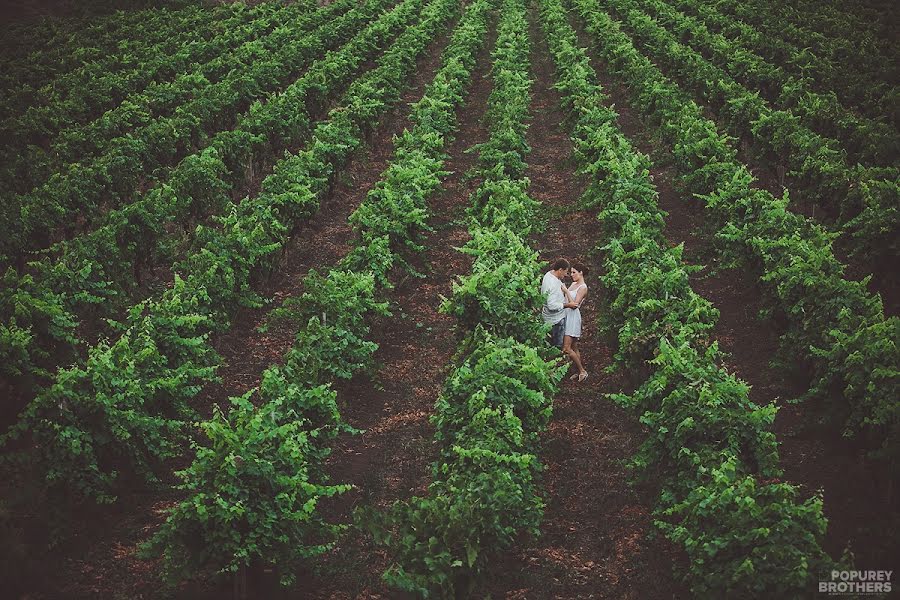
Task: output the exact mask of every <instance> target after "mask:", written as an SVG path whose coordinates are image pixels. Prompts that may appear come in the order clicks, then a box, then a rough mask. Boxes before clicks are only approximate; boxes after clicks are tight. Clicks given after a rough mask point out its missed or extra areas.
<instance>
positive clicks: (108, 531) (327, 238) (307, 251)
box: [28, 23, 453, 599]
mask: <svg viewBox="0 0 900 600" xmlns="http://www.w3.org/2000/svg"><path fill="white" fill-rule="evenodd" d="M452 29H453V24H452V23H451V24H450V25H448V27H447V28H446V33H444V34H442V35H441V36H439V37H438V38H437V39H436V40H435V41H433V42H432V43H431V45H430V46H429V47H428V48H427V49H426V51H425V52H424V53H423V54H422V58H420V60H419V62H418V66H417V68H416V70H415V74H414V76H413V79H412V81H410V85H409V87H408V88H407V90H406V91H405V92H404V93H403V94H402V98H401V100H400V102H399V103H398V105H397V107H396V108H395V109H393V110H392V111H390V112H389V113H388V114H387V115H385V117H383V118H382V120H381V122H380V123H379V125H378V126H377V127H376V128H375V132H374V134H373V135H372V136H371V145H370V146H369V149H367V150H362V151H360V152H359V153H358V154H357V155H356V156H354V157H353V158H352V159H351V161H350V163H349V164H348V165H347V166H346V167H345V168H344V169H343V170H342V171H341V173H340V174H339V176H338V184H337V185H336V186H335V189H334V192H333V194H332V195H331V197H329V198H326V199H324V200H323V202H322V205H321V206H320V208H319V211H318V213H317V214H316V215H315V216H314V217H313V218H312V219H311V220H310V221H309V223H308V224H307V225H306V226H305V227H304V228H303V229H301V230H300V232H299V233H297V234H296V235H295V237H294V238H292V239H291V240H290V241H289V243H288V244H287V246H286V249H285V252H284V256H283V259H282V261H281V263H280V266H279V268H278V270H277V271H276V272H275V273H274V274H273V276H272V277H271V278H270V279H269V280H267V281H265V282H263V283H262V285H260V286H259V287H258V289H257V291H258V292H259V293H260V295H262V296H263V297H265V298H270V299H272V300H273V301H274V302H273V303H272V305H270V306H268V307H264V308H260V309H244V310H241V311H240V312H239V313H238V314H237V315H236V316H235V317H234V320H233V325H232V327H231V328H230V329H229V331H228V332H227V333H226V334H223V335H220V336H218V337H217V338H216V339H215V340H214V342H213V346H214V347H215V349H216V351H217V352H218V353H219V354H220V355H221V356H222V359H223V364H222V366H221V367H220V369H219V376H220V377H221V380H222V382H221V383H218V384H211V385H208V386H206V387H205V388H204V389H203V391H202V392H201V393H200V394H199V396H198V397H197V398H196V400H195V406H196V408H197V410H198V412H199V413H200V415H201V416H202V417H203V418H207V417H208V416H210V415H211V414H212V407H213V405H219V406H222V407H226V406H227V404H228V398H229V397H230V396H236V395H240V394H243V393H245V392H246V391H247V390H249V389H251V388H253V387H255V386H256V385H258V383H259V377H260V374H261V373H262V371H263V370H264V369H265V368H267V367H268V366H270V365H272V364H276V363H281V362H282V360H283V357H284V355H285V354H286V352H287V351H288V349H289V348H290V347H291V345H292V344H293V340H294V334H295V331H294V330H293V328H292V327H291V326H273V327H272V328H271V329H270V330H269V332H268V333H265V334H263V333H260V332H258V331H257V330H256V328H257V327H258V326H259V325H261V324H262V323H263V322H264V320H265V317H266V315H267V313H268V311H269V310H270V309H271V308H272V307H274V306H278V305H280V303H281V302H282V301H283V300H284V299H285V298H287V297H290V296H295V295H298V294H301V293H302V292H303V278H304V276H305V275H306V274H307V273H308V272H309V270H310V269H312V268H316V269H318V270H320V271H324V270H325V269H327V268H328V267H330V266H332V265H335V264H336V263H337V262H338V261H339V260H340V259H341V258H342V257H343V256H345V255H346V254H347V252H349V250H350V246H349V240H350V238H351V234H352V231H351V229H350V225H349V223H348V221H347V218H348V217H349V215H350V214H351V213H352V212H353V211H354V210H355V209H356V207H358V206H359V204H360V202H361V201H362V200H363V199H364V198H365V195H366V194H367V193H368V191H369V189H371V187H372V186H373V185H374V184H375V183H376V182H377V181H378V180H379V179H380V177H381V173H382V171H383V170H384V169H385V168H386V167H387V164H388V162H389V161H390V159H391V158H392V156H393V142H392V138H393V136H394V135H397V134H399V133H400V132H402V131H403V129H404V128H405V127H407V126H408V125H409V119H408V117H409V112H410V111H409V105H410V104H411V103H413V102H415V101H416V100H418V99H419V98H421V96H422V94H423V92H424V90H425V86H426V85H427V84H428V83H430V82H431V80H432V79H433V78H434V74H435V73H436V72H437V70H438V68H439V67H440V60H441V55H442V54H443V50H444V48H445V47H446V44H447V43H448V42H449V32H450V31H452ZM347 398H348V396H347V395H346V394H344V393H343V390H341V389H340V388H339V400H340V401H341V407H342V413H343V414H344V415H345V418H346V419H347V420H349V421H350V422H351V423H352V424H354V425H356V426H357V427H365V426H366V425H365V424H360V423H359V422H355V421H354V417H353V409H352V408H348V406H347V405H348V404H349V405H350V406H351V407H352V406H353V403H354V402H353V400H355V399H353V400H350V401H349V402H348V400H347ZM187 461H189V457H188V459H186V461H183V464H182V465H178V466H179V467H180V466H186V464H187ZM422 472H423V473H424V472H425V469H424V468H423V469H422ZM336 475H340V473H338V474H336ZM336 479H337V480H340V481H346V480H347V479H346V477H336ZM170 482H171V483H174V480H170ZM178 497H179V496H178V494H177V492H174V491H170V490H165V491H161V492H146V491H145V492H136V493H134V494H128V495H122V496H121V497H120V499H119V502H118V503H116V504H114V505H112V506H110V507H108V508H107V509H106V510H105V512H102V513H99V514H93V515H90V516H88V517H86V519H85V522H84V523H83V524H82V525H81V526H80V527H79V531H78V532H76V535H75V537H74V538H73V540H72V542H71V543H70V544H69V545H68V547H67V548H66V549H65V550H64V551H63V552H62V553H61V555H59V556H55V557H53V559H52V564H53V567H52V568H50V569H47V572H48V573H51V574H52V576H50V577H46V578H45V579H44V580H42V581H34V582H33V587H32V588H31V589H30V590H28V592H29V596H28V597H29V598H34V599H38V598H58V597H60V596H65V597H73V598H74V597H98V596H99V597H110V598H130V599H136V598H159V597H162V596H163V595H164V594H163V592H162V590H161V589H160V584H159V574H158V573H159V565H158V564H157V563H156V562H155V561H145V560H141V559H140V558H138V557H137V550H138V546H139V544H140V543H141V542H143V541H144V540H146V539H147V538H148V537H149V536H150V535H151V534H152V532H153V531H155V530H156V528H157V527H158V526H159V525H160V524H161V523H162V521H163V520H164V518H165V515H164V514H163V510H164V509H165V508H166V507H168V506H171V505H172V504H173V503H174V502H175V499H177V498H178ZM300 581H301V582H302V581H303V580H302V578H301V579H300ZM257 585H258V586H260V589H264V590H269V589H272V590H273V591H274V592H277V593H280V590H277V588H276V587H274V582H272V581H267V580H264V581H261V582H258V584H257ZM298 587H300V586H299V585H298ZM296 591H297V590H291V597H297V596H296ZM285 593H287V592H285ZM230 594H231V581H230V580H227V581H223V582H221V583H219V582H215V583H213V582H209V581H205V580H198V581H195V582H187V583H185V584H183V585H182V586H180V587H179V588H178V590H177V591H176V596H175V597H179V598H191V599H193V598H221V597H230ZM166 597H168V596H166ZM266 597H270V594H268V591H266Z"/></svg>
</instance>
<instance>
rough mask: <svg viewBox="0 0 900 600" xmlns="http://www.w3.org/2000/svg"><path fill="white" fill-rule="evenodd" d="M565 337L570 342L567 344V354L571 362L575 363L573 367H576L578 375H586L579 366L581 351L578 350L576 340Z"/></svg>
mask: <svg viewBox="0 0 900 600" xmlns="http://www.w3.org/2000/svg"><path fill="white" fill-rule="evenodd" d="M566 337H567V338H569V339H570V340H571V342H570V343H569V352H568V353H567V354H568V355H569V357H570V358H571V359H572V362H573V363H575V366H576V367H578V374H579V375H580V374H582V373H587V371H585V370H584V367H583V366H582V365H581V351H580V350H579V349H578V338H573V337H571V336H566Z"/></svg>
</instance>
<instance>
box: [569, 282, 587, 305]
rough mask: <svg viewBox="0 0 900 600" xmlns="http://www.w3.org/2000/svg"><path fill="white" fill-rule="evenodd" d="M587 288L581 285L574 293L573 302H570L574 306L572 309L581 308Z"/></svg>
mask: <svg viewBox="0 0 900 600" xmlns="http://www.w3.org/2000/svg"><path fill="white" fill-rule="evenodd" d="M587 291H588V290H587V286H586V285H583V286H581V287H580V288H578V291H577V292H576V293H575V300H574V301H573V302H572V304H574V305H575V306H573V307H572V308H577V307H579V306H581V303H582V302H584V299H585V298H587Z"/></svg>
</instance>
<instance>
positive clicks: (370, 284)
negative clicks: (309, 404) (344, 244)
mask: <svg viewBox="0 0 900 600" xmlns="http://www.w3.org/2000/svg"><path fill="white" fill-rule="evenodd" d="M304 289H305V290H306V291H305V292H304V293H303V294H302V295H301V296H297V297H294V298H290V299H288V300H286V301H285V302H284V304H283V305H282V306H281V307H280V308H276V309H275V310H273V311H272V313H271V314H270V321H290V322H293V323H296V324H299V325H300V326H301V327H300V328H299V329H298V333H297V340H296V343H295V345H294V348H293V349H292V350H291V351H290V353H289V354H288V356H287V363H288V364H287V366H286V370H287V371H288V373H289V376H290V377H291V378H292V379H295V380H298V381H306V382H309V383H312V384H315V383H325V382H327V381H332V380H334V379H338V378H340V379H349V378H350V377H352V376H353V374H354V373H356V372H357V371H370V372H371V371H373V369H374V362H373V354H374V352H375V350H376V349H377V348H378V345H377V344H375V343H374V342H370V341H368V340H367V339H366V338H367V337H368V335H369V326H368V324H367V323H366V319H367V318H368V319H371V318H372V317H374V316H379V315H380V316H390V312H389V311H388V307H387V303H385V302H377V301H376V300H375V280H374V277H373V276H372V275H371V274H359V273H355V272H352V271H330V272H329V273H328V276H327V277H324V276H322V275H319V274H318V273H317V272H316V271H315V270H313V271H310V273H309V274H308V275H307V276H306V278H305V280H304Z"/></svg>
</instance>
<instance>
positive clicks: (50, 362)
mask: <svg viewBox="0 0 900 600" xmlns="http://www.w3.org/2000/svg"><path fill="white" fill-rule="evenodd" d="M349 4H351V0H344V1H339V2H335V3H334V4H332V6H333V7H334V10H341V9H342V8H343V7H345V6H347V5H349ZM384 4H385V2H384V1H383V0H376V1H374V2H372V3H370V4H366V5H363V6H361V7H358V8H356V9H354V10H351V11H349V12H348V13H346V14H345V15H343V16H341V17H339V18H337V19H335V20H333V21H331V22H329V23H328V24H326V25H324V26H322V27H321V28H320V29H319V30H318V31H316V32H314V33H312V34H310V35H309V36H307V37H306V38H305V42H304V47H305V48H306V50H305V51H304V52H303V55H304V56H306V57H307V58H306V59H305V60H302V61H299V62H298V65H297V67H298V68H302V67H303V66H304V65H305V64H306V63H307V62H308V61H310V60H311V59H312V58H313V57H314V56H316V55H317V54H318V53H319V51H320V50H321V49H322V48H323V45H325V44H328V45H337V44H339V43H341V42H343V41H344V40H345V39H346V38H348V37H350V36H351V35H352V33H353V32H354V31H355V30H356V29H357V28H358V27H360V26H361V25H362V24H363V23H365V22H366V21H367V20H370V19H371V18H372V16H373V13H374V11H376V10H378V8H379V7H380V6H382V5H384ZM325 10H326V12H325V13H323V15H327V14H329V11H330V10H331V9H325ZM405 10H411V8H409V7H407V8H406V9H405ZM399 26H400V24H399V22H395V27H396V28H399ZM394 32H395V30H394V29H386V28H384V27H375V28H368V29H366V30H364V31H363V32H362V33H360V34H358V35H357V36H356V37H354V38H353V40H351V41H350V42H349V43H348V44H347V45H345V46H344V47H343V48H342V49H340V50H339V51H335V52H333V53H331V54H329V55H327V56H326V57H325V58H324V59H322V60H320V61H317V62H315V63H313V65H312V66H311V67H310V69H309V70H308V71H307V73H306V74H305V75H304V76H303V77H301V78H300V79H298V80H297V81H295V82H294V83H293V84H292V85H290V86H289V87H288V88H286V89H285V90H284V91H282V92H281V93H280V94H277V95H275V96H272V97H270V98H269V101H268V102H267V103H266V104H261V103H256V104H254V105H252V106H251V108H250V110H249V111H248V112H247V113H245V114H244V115H242V116H241V117H240V118H239V122H238V126H237V128H236V129H234V130H228V131H223V132H220V133H219V134H217V135H216V136H215V137H214V138H213V139H212V140H211V142H210V144H209V146H207V147H206V148H205V149H203V150H202V151H200V152H197V153H194V154H190V155H188V156H187V157H185V158H184V159H183V160H182V161H181V162H180V163H179V164H178V166H177V167H176V168H175V169H174V171H173V173H172V175H171V177H170V180H169V182H168V184H164V185H161V186H156V187H154V188H152V189H151V190H150V191H148V192H147V193H146V194H145V196H144V197H143V198H142V199H140V200H137V201H136V202H133V203H131V204H129V205H127V206H125V207H123V208H122V209H118V210H113V211H110V212H109V213H108V214H106V215H105V217H104V219H103V223H102V224H101V226H100V227H99V228H97V229H95V230H94V231H92V232H90V233H87V234H83V235H80V236H77V237H75V238H73V239H72V240H70V241H68V242H63V243H60V244H57V245H56V246H54V247H51V248H50V250H49V252H46V253H45V255H44V256H42V257H41V258H40V260H36V261H32V262H31V263H29V265H28V270H27V271H23V272H22V273H21V275H19V274H17V273H15V272H12V271H9V272H7V274H6V275H5V277H4V282H5V284H6V285H5V286H4V290H6V291H5V292H4V293H3V294H2V295H0V309H2V310H0V314H2V316H3V323H4V325H2V326H0V351H2V352H3V353H4V354H5V356H7V361H6V364H5V372H6V374H7V375H8V376H11V377H14V378H21V377H22V376H24V378H25V379H26V381H25V382H23V384H22V385H19V386H17V387H25V388H27V387H29V386H30V385H33V384H32V383H30V382H29V381H28V380H29V379H31V378H32V377H33V376H35V375H37V376H40V375H42V374H44V372H45V370H46V369H47V368H50V367H52V366H54V365H56V364H59V362H60V361H63V360H66V359H68V358H69V357H70V356H71V355H72V354H73V351H74V349H75V347H76V346H77V345H78V344H79V340H78V339H77V338H76V337H75V329H76V327H77V325H78V319H77V315H79V314H84V312H85V311H86V310H89V309H91V308H92V307H96V308H95V309H94V310H96V311H98V312H100V316H103V315H108V314H111V313H113V311H114V309H116V308H118V307H121V306H122V305H123V304H124V303H126V302H127V300H129V299H130V298H131V297H132V296H133V295H134V294H135V293H136V292H137V291H138V289H137V288H136V286H139V285H140V284H141V278H142V273H143V271H145V270H146V269H147V268H149V267H151V266H152V265H154V263H155V262H156V260H157V259H161V258H164V257H166V256H167V255H169V254H172V253H173V252H175V251H177V248H176V249H167V248H170V247H171V246H172V245H176V243H175V242H173V239H177V237H176V236H174V234H173V232H172V231H171V230H168V231H167V229H166V227H165V226H166V224H167V223H181V224H183V228H184V231H189V230H190V229H191V228H193V226H195V225H196V224H197V223H199V222H201V221H202V220H203V219H204V218H206V217H208V216H209V215H211V214H217V213H220V212H221V210H222V208H223V206H225V205H226V204H227V203H228V201H229V194H228V191H229V190H230V189H231V187H232V186H234V185H235V184H238V183H240V182H241V181H243V180H245V179H247V178H248V177H249V176H251V175H252V173H251V172H248V168H247V167H248V164H249V165H252V164H253V162H261V161H262V160H263V159H264V158H265V157H274V156H277V153H278V152H280V151H281V150H282V149H283V148H286V147H288V146H290V145H292V144H294V143H296V142H299V141H300V140H302V139H304V138H305V137H306V135H308V133H309V132H310V127H311V122H312V117H313V114H312V113H314V112H316V111H318V110H320V109H321V108H322V107H323V106H324V102H325V101H326V100H327V98H328V96H329V95H331V94H333V92H334V90H336V89H340V87H341V86H342V84H343V83H344V82H346V81H347V80H348V79H349V78H350V77H351V76H352V75H353V74H354V73H355V72H356V70H357V68H358V67H359V65H360V64H361V63H362V62H363V60H364V59H365V57H366V56H367V55H368V54H369V53H370V52H371V51H372V50H374V49H376V48H377V47H378V46H379V45H380V44H382V43H383V42H384V41H385V39H387V37H388V36H390V35H392V34H393V33H394ZM183 243H194V244H196V243H199V240H196V239H192V240H188V241H187V242H183Z"/></svg>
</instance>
